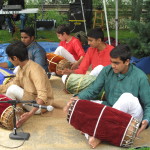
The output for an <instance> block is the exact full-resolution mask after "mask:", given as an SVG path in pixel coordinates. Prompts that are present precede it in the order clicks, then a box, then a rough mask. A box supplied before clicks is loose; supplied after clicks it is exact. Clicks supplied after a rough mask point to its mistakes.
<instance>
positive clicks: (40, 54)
mask: <svg viewBox="0 0 150 150" xmlns="http://www.w3.org/2000/svg"><path fill="white" fill-rule="evenodd" d="M31 50H32V52H30V53H32V54H31V55H32V57H31V58H30V59H32V60H33V61H34V62H36V63H38V64H39V65H41V66H42V67H43V68H44V69H45V67H46V66H47V65H46V64H47V59H46V52H45V50H44V49H43V48H42V47H40V46H39V45H38V43H36V42H34V43H33V47H32V48H31ZM31 50H30V51H31Z"/></svg>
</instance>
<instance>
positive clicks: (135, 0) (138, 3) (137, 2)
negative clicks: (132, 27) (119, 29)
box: [132, 0, 143, 21]
mask: <svg viewBox="0 0 150 150" xmlns="http://www.w3.org/2000/svg"><path fill="white" fill-rule="evenodd" d="M142 6H143V0H132V20H136V21H140V16H141V14H142Z"/></svg>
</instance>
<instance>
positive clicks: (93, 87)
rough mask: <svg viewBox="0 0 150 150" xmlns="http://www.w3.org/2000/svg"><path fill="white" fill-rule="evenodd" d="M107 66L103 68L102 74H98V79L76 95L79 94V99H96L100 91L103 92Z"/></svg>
mask: <svg viewBox="0 0 150 150" xmlns="http://www.w3.org/2000/svg"><path fill="white" fill-rule="evenodd" d="M105 77H106V73H105V67H104V69H102V71H101V72H100V74H99V75H98V76H97V78H96V80H95V81H93V83H91V84H90V85H89V86H88V87H87V88H86V89H84V90H82V91H81V92H79V93H78V94H76V95H75V96H78V97H79V99H86V100H94V99H97V97H98V96H99V93H100V92H101V90H102V88H103V87H104V84H105Z"/></svg>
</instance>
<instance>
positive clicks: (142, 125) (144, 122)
mask: <svg viewBox="0 0 150 150" xmlns="http://www.w3.org/2000/svg"><path fill="white" fill-rule="evenodd" d="M147 126H148V121H147V120H143V121H142V123H141V127H140V128H139V130H138V132H137V134H136V136H139V134H140V133H141V132H142V131H143V130H145V129H146V127H147Z"/></svg>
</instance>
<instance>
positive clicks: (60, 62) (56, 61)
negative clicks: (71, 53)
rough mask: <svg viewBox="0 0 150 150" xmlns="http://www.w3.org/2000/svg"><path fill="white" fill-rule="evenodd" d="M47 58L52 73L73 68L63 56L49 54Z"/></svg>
mask: <svg viewBox="0 0 150 150" xmlns="http://www.w3.org/2000/svg"><path fill="white" fill-rule="evenodd" d="M46 57H47V61H48V64H49V66H48V68H49V71H50V72H56V71H57V70H58V69H60V70H64V69H65V68H69V69H70V68H71V63H70V62H69V61H68V60H66V59H65V58H64V57H62V56H59V55H56V54H53V53H47V54H46Z"/></svg>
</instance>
